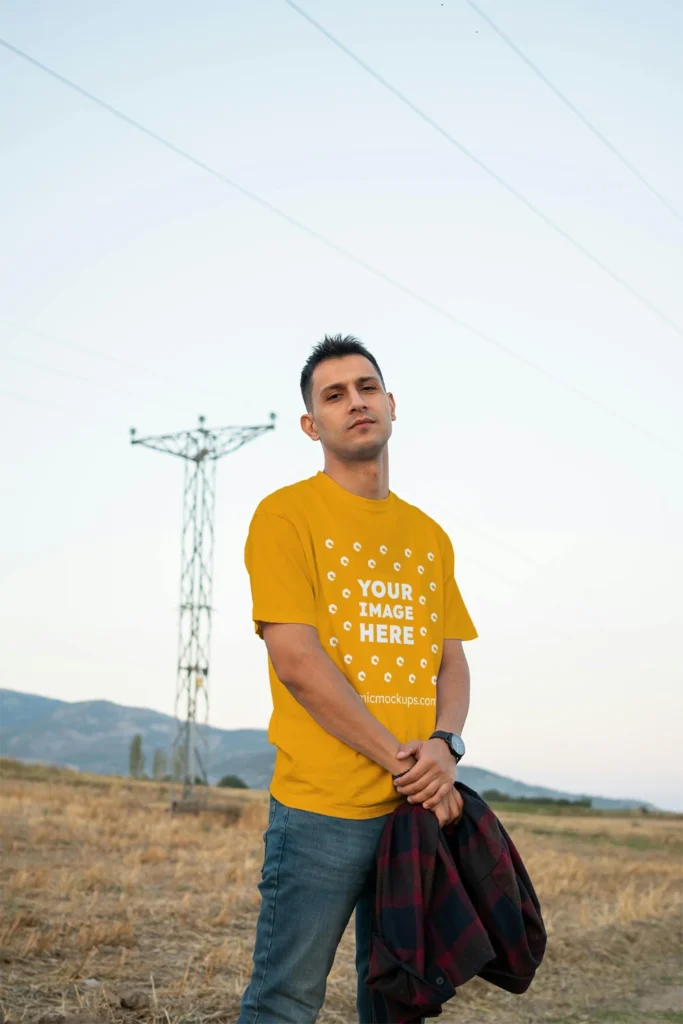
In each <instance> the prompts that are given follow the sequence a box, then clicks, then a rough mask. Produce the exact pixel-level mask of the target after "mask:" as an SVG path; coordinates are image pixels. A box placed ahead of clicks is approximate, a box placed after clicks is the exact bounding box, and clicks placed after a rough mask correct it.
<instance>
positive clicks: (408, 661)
mask: <svg viewBox="0 0 683 1024" xmlns="http://www.w3.org/2000/svg"><path fill="white" fill-rule="evenodd" d="M356 537H358V534H356ZM392 547H393V552H392V554H390V553H389V552H390V551H391V549H392ZM340 548H341V550H340ZM325 549H327V556H328V557H327V565H325V564H324V560H323V565H322V566H321V575H322V576H323V584H324V586H323V590H324V591H326V595H325V596H326V597H327V601H326V602H325V604H326V605H327V609H328V612H329V614H330V616H337V615H338V616H339V618H337V619H335V621H336V623H337V626H336V627H334V626H331V625H330V627H328V628H330V632H331V631H332V629H335V628H336V630H339V629H341V631H342V632H341V634H340V636H339V637H336V636H332V637H331V638H330V641H329V647H330V648H336V649H337V650H338V656H339V658H340V660H341V663H342V665H343V666H348V678H349V679H351V680H355V681H356V683H357V684H361V683H362V684H364V685H363V688H362V689H363V691H364V690H365V688H366V685H367V684H368V683H369V684H370V685H369V686H368V687H367V688H368V689H369V690H370V691H372V690H373V683H374V684H375V685H376V684H378V683H380V682H381V681H383V682H384V683H391V684H392V687H391V688H392V689H393V688H395V689H397V690H401V688H402V687H403V688H404V689H403V692H405V688H406V687H407V686H408V685H410V686H414V687H416V686H419V687H424V686H428V685H429V683H430V682H431V683H432V685H434V686H436V682H437V676H436V675H435V674H433V673H435V672H436V671H437V670H438V654H439V651H440V649H441V647H440V643H441V637H442V632H441V630H440V629H439V628H438V624H439V621H440V620H441V619H443V613H442V608H441V606H440V605H438V604H436V597H435V595H436V594H437V592H438V591H439V590H441V587H440V582H441V581H440V579H438V578H437V574H436V573H435V572H434V567H433V565H430V563H434V562H435V560H436V556H435V555H434V552H433V551H424V549H422V550H420V549H419V548H413V547H410V546H408V547H402V546H401V545H400V541H398V543H395V544H393V545H388V544H379V543H378V540H377V539H373V538H372V537H371V536H368V537H364V538H363V542H362V543H361V541H360V540H358V539H356V540H354V539H353V536H351V537H349V535H348V533H347V534H346V536H344V535H343V534H342V533H339V534H338V535H337V536H336V537H328V538H327V540H326V541H325ZM364 549H365V550H364ZM323 550H324V549H323ZM344 550H346V552H347V554H344ZM373 552H376V554H375V553H373ZM392 555H393V559H396V561H394V560H393V559H392ZM323 557H324V556H323ZM399 559H400V560H399ZM325 577H326V580H325ZM425 577H426V578H425ZM344 601H345V602H346V604H343V614H339V609H340V606H342V603H343V602H344ZM323 607H324V605H323ZM340 620H341V621H340ZM387 620H391V621H387ZM396 620H399V621H396ZM331 622H332V619H330V623H331ZM380 644H381V645H384V644H386V645H387V647H386V649H385V650H384V651H383V653H384V654H386V655H387V657H383V653H382V648H379V651H378V645H380ZM395 644H401V645H402V646H399V647H398V649H397V648H396V646H388V645H395ZM375 652H378V653H375ZM359 689H360V687H359ZM385 692H386V691H385ZM420 692H422V693H424V692H425V691H424V690H421V691H420Z"/></svg>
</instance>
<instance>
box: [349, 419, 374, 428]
mask: <svg viewBox="0 0 683 1024" xmlns="http://www.w3.org/2000/svg"><path fill="white" fill-rule="evenodd" d="M374 422H375V421H374V420H367V419H366V420H356V422H355V423H352V424H351V426H350V427H349V430H353V429H354V428H355V427H363V426H365V425H366V424H367V425H368V426H369V425H370V424H372V423H374Z"/></svg>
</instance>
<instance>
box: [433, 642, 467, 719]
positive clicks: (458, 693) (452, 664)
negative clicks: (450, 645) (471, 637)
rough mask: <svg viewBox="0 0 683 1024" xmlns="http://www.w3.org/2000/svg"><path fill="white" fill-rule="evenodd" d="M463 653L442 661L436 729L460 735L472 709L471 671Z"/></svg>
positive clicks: (437, 695) (437, 687) (437, 689)
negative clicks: (470, 708)
mask: <svg viewBox="0 0 683 1024" xmlns="http://www.w3.org/2000/svg"><path fill="white" fill-rule="evenodd" d="M461 651H462V648H461V649H460V652H459V653H458V654H457V656H455V657H450V658H448V659H447V660H446V659H444V661H442V663H441V668H440V670H439V675H438V677H437V680H436V728H437V729H443V730H444V731H445V732H455V733H457V734H458V735H460V734H461V733H462V730H463V728H464V725H465V721H466V719H467V712H468V711H469V707H470V670H469V666H468V664H467V659H466V658H465V655H464V653H461Z"/></svg>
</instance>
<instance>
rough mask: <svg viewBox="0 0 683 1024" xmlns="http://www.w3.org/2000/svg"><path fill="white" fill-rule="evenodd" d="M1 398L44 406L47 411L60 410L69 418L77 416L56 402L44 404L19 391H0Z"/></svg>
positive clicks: (71, 410)
mask: <svg viewBox="0 0 683 1024" xmlns="http://www.w3.org/2000/svg"><path fill="white" fill-rule="evenodd" d="M0 398H12V399H14V400H15V401H17V402H28V403H29V404H30V405H42V406H43V407H45V408H47V409H58V410H59V412H63V413H66V415H67V416H75V415H76V412H75V411H74V410H73V409H65V408H64V406H62V405H56V404H55V402H44V401H41V399H39V398H31V396H30V395H20V394H19V392H17V391H0Z"/></svg>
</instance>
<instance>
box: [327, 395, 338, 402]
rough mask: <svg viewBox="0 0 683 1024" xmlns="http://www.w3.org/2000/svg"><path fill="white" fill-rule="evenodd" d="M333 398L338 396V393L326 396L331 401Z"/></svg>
mask: <svg viewBox="0 0 683 1024" xmlns="http://www.w3.org/2000/svg"><path fill="white" fill-rule="evenodd" d="M333 398H339V395H328V396H327V401H328V402H331V401H332V399H333Z"/></svg>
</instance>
